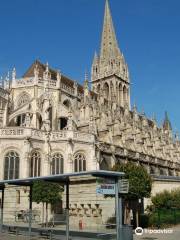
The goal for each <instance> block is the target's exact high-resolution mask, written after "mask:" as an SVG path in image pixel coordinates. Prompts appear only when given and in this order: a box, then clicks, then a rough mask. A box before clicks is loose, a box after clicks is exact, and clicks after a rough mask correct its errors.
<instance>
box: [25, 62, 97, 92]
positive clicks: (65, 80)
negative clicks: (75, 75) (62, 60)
mask: <svg viewBox="0 0 180 240" xmlns="http://www.w3.org/2000/svg"><path fill="white" fill-rule="evenodd" d="M36 66H38V69H39V77H40V78H43V73H44V72H45V70H46V65H45V64H43V63H41V62H40V61H39V60H35V61H34V63H33V64H32V65H31V66H30V67H29V68H28V70H27V71H26V72H25V74H24V75H23V78H30V77H34V68H35V67H36ZM49 72H50V74H51V79H52V80H57V70H55V69H52V68H49ZM61 82H62V83H63V84H64V85H66V86H68V87H71V88H74V83H75V82H76V81H74V80H72V79H70V78H69V77H66V76H65V75H61ZM77 87H78V92H79V93H80V94H83V93H84V88H83V86H82V85H80V84H79V83H77ZM90 94H91V96H95V95H96V94H95V93H94V92H92V91H90Z"/></svg>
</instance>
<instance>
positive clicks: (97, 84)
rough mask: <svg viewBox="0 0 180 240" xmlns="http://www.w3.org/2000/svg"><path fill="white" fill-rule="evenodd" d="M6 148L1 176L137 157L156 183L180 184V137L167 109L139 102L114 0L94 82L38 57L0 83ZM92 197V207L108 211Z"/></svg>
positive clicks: (0, 141)
mask: <svg viewBox="0 0 180 240" xmlns="http://www.w3.org/2000/svg"><path fill="white" fill-rule="evenodd" d="M0 149H1V150H0V151H1V154H0V163H1V166H2V167H1V171H0V178H1V179H14V178H26V177H35V176H40V175H50V174H59V173H63V172H74V171H75V172H77V171H85V170H95V169H104V170H107V169H110V168H111V167H112V166H113V165H114V164H115V163H116V162H127V161H132V162H135V163H136V164H141V165H143V166H144V167H145V168H146V169H147V171H148V172H149V173H150V174H153V175H154V179H156V180H155V183H156V185H155V187H154V189H156V190H155V191H157V188H158V189H159V186H163V187H162V189H163V188H172V187H173V186H174V187H175V186H179V178H178V176H180V142H179V140H178V136H176V137H173V133H172V129H171V124H170V121H169V119H168V116H167V114H166V116H165V120H164V124H163V126H160V127H159V126H158V125H157V122H156V120H155V119H148V118H147V117H146V116H145V114H140V113H138V112H137V109H136V106H134V107H133V108H132V109H131V104H130V79H129V71H128V66H127V63H126V61H125V58H124V56H123V54H122V52H121V50H120V48H119V46H118V42H117V39H116V35H115V30H114V26H113V21H112V17H111V13H110V8H109V4H108V1H106V5H105V15H104V26H103V32H102V40H101V50H100V54H99V55H97V54H96V53H95V56H94V59H93V64H92V71H91V90H90V88H89V80H88V78H87V76H85V80H84V85H83V86H81V85H80V84H79V83H77V82H76V81H73V80H72V79H70V78H68V77H66V76H64V75H62V74H61V73H60V72H59V71H57V70H55V69H53V68H51V67H50V66H49V65H48V63H47V64H42V63H41V62H40V61H38V60H36V61H35V62H34V63H33V64H32V65H31V66H30V68H29V69H28V70H27V71H26V73H25V74H24V75H23V76H22V78H20V79H18V78H16V70H15V69H13V71H12V76H11V77H10V76H7V78H6V79H5V80H4V86H3V88H1V90H0ZM160 176H161V177H160ZM163 176H166V177H164V178H163ZM20 194H21V193H20ZM79 204H81V203H79ZM88 204H89V203H88V199H87V203H86V205H87V206H89V211H90V212H91V214H92V211H91V209H95V214H96V215H97V214H99V216H101V215H102V214H103V208H101V210H98V209H100V206H99V205H98V206H93V207H92V206H90V205H91V204H89V205H88ZM81 205H83V206H81V208H83V207H84V204H81ZM76 208H78V204H76V205H75V204H74V205H73V207H72V211H74V212H76ZM76 216H77V214H76Z"/></svg>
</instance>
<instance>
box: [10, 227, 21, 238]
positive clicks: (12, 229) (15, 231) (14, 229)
mask: <svg viewBox="0 0 180 240" xmlns="http://www.w3.org/2000/svg"><path fill="white" fill-rule="evenodd" d="M8 232H9V233H13V234H16V236H17V235H18V232H19V229H18V227H17V226H8Z"/></svg>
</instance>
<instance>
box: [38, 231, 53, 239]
mask: <svg viewBox="0 0 180 240" xmlns="http://www.w3.org/2000/svg"><path fill="white" fill-rule="evenodd" d="M38 232H39V235H40V236H43V237H47V239H48V238H49V239H50V240H52V234H53V230H52V229H46V228H40V229H38Z"/></svg>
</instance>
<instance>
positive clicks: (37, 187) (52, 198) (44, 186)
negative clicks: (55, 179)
mask: <svg viewBox="0 0 180 240" xmlns="http://www.w3.org/2000/svg"><path fill="white" fill-rule="evenodd" d="M62 191H63V188H62V186H60V185H59V184H58V183H50V182H45V181H35V182H34V184H33V191H32V201H33V202H36V203H42V204H43V217H42V219H43V224H44V215H45V214H44V206H46V218H45V219H46V221H45V222H46V225H47V222H48V204H51V205H54V204H55V203H57V202H58V201H60V200H61V198H62V197H61V195H62Z"/></svg>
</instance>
